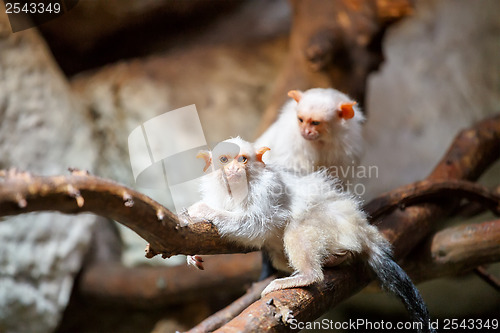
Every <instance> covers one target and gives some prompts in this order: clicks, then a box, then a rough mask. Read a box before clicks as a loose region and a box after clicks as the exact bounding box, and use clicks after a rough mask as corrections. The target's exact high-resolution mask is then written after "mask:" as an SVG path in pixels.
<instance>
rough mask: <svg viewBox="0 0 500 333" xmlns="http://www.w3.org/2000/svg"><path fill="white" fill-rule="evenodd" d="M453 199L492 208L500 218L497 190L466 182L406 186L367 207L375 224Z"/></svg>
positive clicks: (448, 181) (499, 199) (439, 181)
mask: <svg viewBox="0 0 500 333" xmlns="http://www.w3.org/2000/svg"><path fill="white" fill-rule="evenodd" d="M451 195H452V196H453V198H454V199H461V198H466V199H468V200H470V201H472V202H477V203H479V204H481V205H482V206H484V207H486V208H489V209H490V210H491V211H492V212H493V213H494V214H496V215H500V206H499V202H500V194H498V193H497V192H496V190H489V189H487V188H486V187H484V186H482V185H480V184H477V183H473V182H470V181H466V180H457V179H454V180H423V181H420V182H416V183H413V184H409V185H405V186H402V187H400V188H397V189H395V190H392V191H390V192H388V193H385V194H382V195H380V196H379V197H377V198H375V199H373V200H371V201H370V202H369V203H368V204H366V205H365V206H364V210H365V211H366V212H369V213H370V220H371V221H376V220H378V219H379V218H380V217H382V216H384V215H386V214H389V213H390V212H392V211H393V210H395V209H397V208H399V209H402V210H404V209H405V208H406V207H407V206H409V205H414V204H417V203H423V202H429V201H431V202H432V201H433V200H436V199H438V200H439V198H440V197H441V198H442V197H448V196H451Z"/></svg>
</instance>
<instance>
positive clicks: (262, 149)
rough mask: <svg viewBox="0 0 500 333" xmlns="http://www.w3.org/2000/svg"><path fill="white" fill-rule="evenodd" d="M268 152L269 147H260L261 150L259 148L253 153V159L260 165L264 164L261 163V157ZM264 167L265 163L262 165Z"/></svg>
mask: <svg viewBox="0 0 500 333" xmlns="http://www.w3.org/2000/svg"><path fill="white" fill-rule="evenodd" d="M268 150H271V148H269V147H262V148H259V149H257V151H256V152H255V159H256V160H257V162H261V163H264V162H263V161H262V155H264V153H265V152H266V151H268ZM264 165H265V163H264Z"/></svg>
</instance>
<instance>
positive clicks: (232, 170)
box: [196, 137, 270, 183]
mask: <svg viewBox="0 0 500 333" xmlns="http://www.w3.org/2000/svg"><path fill="white" fill-rule="evenodd" d="M268 150H270V149H269V148H267V147H261V148H259V149H254V147H253V145H252V144H251V143H249V142H247V141H244V140H242V139H241V138H239V137H237V138H233V139H228V140H225V141H223V142H220V143H219V144H217V145H216V146H215V148H214V149H213V150H212V152H209V151H201V152H199V153H198V155H197V156H196V157H198V158H203V159H204V160H205V168H204V169H203V171H206V170H207V169H208V168H209V167H210V165H212V166H213V168H214V169H213V171H214V172H221V173H222V175H223V176H224V177H225V179H227V181H228V182H235V183H236V182H240V181H243V180H245V181H246V180H247V176H248V172H251V171H252V170H254V169H258V168H261V167H263V166H265V164H264V162H262V155H263V154H264V153H265V152H266V151H268ZM219 170H220V171H219Z"/></svg>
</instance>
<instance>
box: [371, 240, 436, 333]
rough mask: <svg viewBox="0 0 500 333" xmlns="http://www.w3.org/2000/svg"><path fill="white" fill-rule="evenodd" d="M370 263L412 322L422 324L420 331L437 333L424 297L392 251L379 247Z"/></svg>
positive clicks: (385, 287) (383, 285) (383, 284)
mask: <svg viewBox="0 0 500 333" xmlns="http://www.w3.org/2000/svg"><path fill="white" fill-rule="evenodd" d="M368 263H369V265H370V267H371V268H372V270H373V271H374V273H375V274H376V275H377V278H378V280H379V281H380V283H381V285H382V287H383V288H384V289H385V290H387V291H389V292H391V293H393V294H395V295H396V296H398V297H399V298H400V299H401V301H402V302H403V303H404V305H405V307H406V309H407V311H408V312H409V314H410V316H411V317H412V320H413V321H416V322H419V323H421V329H418V331H419V332H426V333H427V332H431V333H432V332H435V331H434V329H432V328H431V327H430V316H429V311H428V310H427V306H426V305H425V303H424V300H423V299H422V296H421V295H420V293H419V291H418V289H417V288H416V287H415V285H414V284H413V282H412V281H411V279H410V277H409V276H408V275H407V274H406V272H405V271H404V270H403V269H402V268H401V267H400V266H399V265H398V264H397V263H396V262H395V261H394V260H393V259H392V254H391V252H390V250H389V249H383V248H380V247H379V248H378V249H377V250H375V251H373V253H372V256H371V257H370V258H369V259H368Z"/></svg>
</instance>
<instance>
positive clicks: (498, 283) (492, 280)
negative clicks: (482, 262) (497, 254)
mask: <svg viewBox="0 0 500 333" xmlns="http://www.w3.org/2000/svg"><path fill="white" fill-rule="evenodd" d="M474 272H475V273H476V274H477V275H478V276H479V277H480V278H481V279H483V281H485V282H486V283H488V284H489V285H490V286H492V287H493V288H494V289H495V290H496V291H500V280H499V279H498V278H497V277H495V276H493V275H492V274H490V273H488V271H487V270H486V268H485V267H484V266H478V267H476V268H475V269H474Z"/></svg>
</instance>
